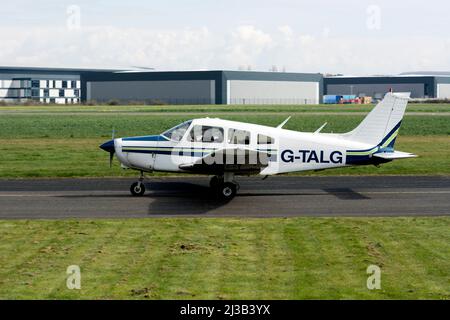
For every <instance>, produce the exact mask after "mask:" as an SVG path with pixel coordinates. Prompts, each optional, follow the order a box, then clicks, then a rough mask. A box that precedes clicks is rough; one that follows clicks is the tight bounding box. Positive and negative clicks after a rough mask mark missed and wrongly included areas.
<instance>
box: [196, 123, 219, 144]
mask: <svg viewBox="0 0 450 320" xmlns="http://www.w3.org/2000/svg"><path fill="white" fill-rule="evenodd" d="M188 140H189V141H191V142H206V143H211V142H214V143H221V142H223V129H222V128H220V127H210V126H194V127H193V128H192V130H191V132H190V134H189V136H188Z"/></svg>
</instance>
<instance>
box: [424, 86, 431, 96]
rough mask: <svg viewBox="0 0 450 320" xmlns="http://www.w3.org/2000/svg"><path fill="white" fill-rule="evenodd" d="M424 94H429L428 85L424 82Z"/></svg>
mask: <svg viewBox="0 0 450 320" xmlns="http://www.w3.org/2000/svg"><path fill="white" fill-rule="evenodd" d="M423 93H424V95H425V96H429V95H430V86H429V85H428V84H427V83H426V84H425V88H424V92H423Z"/></svg>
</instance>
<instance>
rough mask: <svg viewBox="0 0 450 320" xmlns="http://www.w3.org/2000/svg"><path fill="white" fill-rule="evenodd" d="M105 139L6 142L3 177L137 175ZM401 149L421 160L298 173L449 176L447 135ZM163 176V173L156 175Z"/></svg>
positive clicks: (406, 141) (413, 139) (0, 151)
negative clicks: (114, 156)
mask: <svg viewBox="0 0 450 320" xmlns="http://www.w3.org/2000/svg"><path fill="white" fill-rule="evenodd" d="M104 140H105V138H82V139H78V138H70V139H6V140H4V141H3V142H2V144H1V145H0V157H1V159H2V161H1V162H0V178H26V177H111V176H133V177H135V176H136V172H135V171H131V170H123V169H121V168H120V166H119V163H118V161H114V163H113V167H112V168H109V156H108V154H107V153H105V152H104V151H102V150H100V149H99V148H98V146H99V145H100V143H101V142H103V141H104ZM396 146H397V148H398V150H402V151H408V152H413V153H415V154H418V155H420V157H419V158H414V159H405V160H402V161H394V162H392V163H387V164H384V165H382V166H381V167H380V168H375V167H373V166H363V167H350V168H342V169H333V170H326V171H320V172H304V173H298V174H303V175H304V174H307V175H310V174H313V175H379V174H390V175H397V174H409V175H413V174H416V175H449V174H450V165H449V160H448V159H449V158H450V138H449V137H448V136H400V137H399V138H398V142H397V144H396ZM154 174H155V175H161V173H154Z"/></svg>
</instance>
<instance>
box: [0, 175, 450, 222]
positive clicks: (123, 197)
mask: <svg viewBox="0 0 450 320" xmlns="http://www.w3.org/2000/svg"><path fill="white" fill-rule="evenodd" d="M208 181H209V180H208V178H207V177H204V178H202V177H187V178H186V177H176V178H175V177H174V178H155V177H153V178H151V177H150V179H149V180H147V183H146V186H147V193H146V195H145V196H144V197H142V198H134V197H131V196H130V195H129V191H128V189H129V186H130V184H131V183H132V182H134V180H130V179H50V180H49V179H41V180H0V219H60V218H148V217H180V216H183V217H186V216H189V217H223V216H234V217H293V216H371V217H372V216H439V215H447V216H448V215H450V177H417V176H397V177H395V176H394V177H389V176H382V177H269V178H268V179H267V180H265V181H261V178H259V177H252V178H244V177H242V178H241V177H240V178H239V179H238V181H239V182H240V185H241V189H240V190H239V192H238V196H237V197H236V198H235V199H233V200H232V201H231V202H229V203H220V202H218V201H217V200H213V199H211V197H212V196H211V193H210V190H209V188H208Z"/></svg>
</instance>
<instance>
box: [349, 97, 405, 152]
mask: <svg viewBox="0 0 450 320" xmlns="http://www.w3.org/2000/svg"><path fill="white" fill-rule="evenodd" d="M409 95H410V93H392V92H389V93H387V94H386V96H385V97H384V99H383V100H382V101H381V102H380V103H378V104H377V105H376V106H375V108H373V110H372V111H371V112H370V113H369V114H368V115H367V116H366V117H365V118H364V120H363V121H362V122H361V123H360V124H359V126H357V127H356V128H355V129H354V130H352V131H350V132H348V133H346V134H345V137H346V138H347V139H350V140H353V141H358V142H362V143H367V144H371V145H373V146H381V147H383V148H385V147H388V148H393V147H394V143H395V138H396V137H397V133H398V130H399V128H400V124H401V122H402V119H403V116H404V114H405V110H406V106H407V104H408V100H409Z"/></svg>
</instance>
